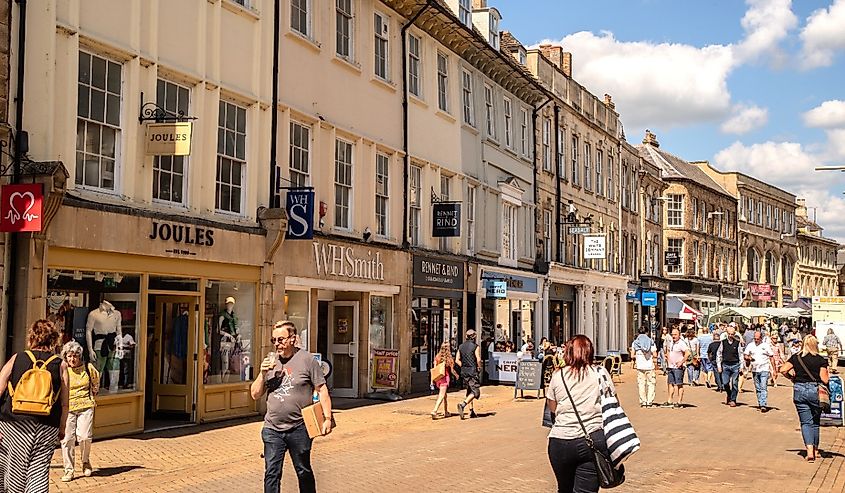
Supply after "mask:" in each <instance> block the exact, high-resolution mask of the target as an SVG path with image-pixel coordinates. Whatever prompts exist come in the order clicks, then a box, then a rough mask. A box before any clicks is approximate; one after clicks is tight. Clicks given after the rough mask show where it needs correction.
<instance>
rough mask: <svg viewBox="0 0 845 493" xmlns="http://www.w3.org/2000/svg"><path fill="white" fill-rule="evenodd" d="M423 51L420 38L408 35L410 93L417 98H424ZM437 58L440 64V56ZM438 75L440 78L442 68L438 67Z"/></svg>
mask: <svg viewBox="0 0 845 493" xmlns="http://www.w3.org/2000/svg"><path fill="white" fill-rule="evenodd" d="M421 51H422V50H421V40H420V38H418V37H417V36H414V35H413V34H411V33H408V92H410V93H411V94H413V95H414V96H417V97H422V77H421V74H420V70H421V68H422V58H421ZM437 58H438V62H439V61H440V55H439V54H438V56H437ZM437 73H438V77H439V74H440V67H438V70H437Z"/></svg>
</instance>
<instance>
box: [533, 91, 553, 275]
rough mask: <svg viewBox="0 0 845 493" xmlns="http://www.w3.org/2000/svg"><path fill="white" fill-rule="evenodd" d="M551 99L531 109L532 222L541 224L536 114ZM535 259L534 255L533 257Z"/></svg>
mask: <svg viewBox="0 0 845 493" xmlns="http://www.w3.org/2000/svg"><path fill="white" fill-rule="evenodd" d="M551 101H552V96H548V97H547V98H546V100H545V101H543V104H541V105H540V106H537V107H536V108H534V109H533V110H532V111H531V135H533V136H534V203H535V204H537V205H536V206H535V207H534V224H535V225H539V224H542V221H543V217H542V216H541V215H540V209H541V207H540V204H539V197H538V195H539V193H538V192H539V185H537V182H538V180H539V178H540V154H542V153H543V152H542V149H540V152H537V115H539V114H540V110H541V109H543V106H546V105H547V104H549V103H550V102H551ZM541 132H542V131H541ZM551 137H552V136H551V135H549V145H551V140H552V139H551ZM542 144H543V136H542V135H540V145H541V146H542ZM549 153H551V149H549ZM555 176H557V175H555ZM534 231H535V233H536V226H535V230H534ZM536 247H537V245H536V244H535V245H534V255H535V256H536V254H537V250H536ZM543 247H544V248H545V245H543ZM544 251H545V250H544ZM535 259H536V257H535Z"/></svg>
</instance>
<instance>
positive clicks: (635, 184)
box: [631, 167, 640, 212]
mask: <svg viewBox="0 0 845 493" xmlns="http://www.w3.org/2000/svg"><path fill="white" fill-rule="evenodd" d="M639 176H640V175H639V172H638V171H637V169H636V168H634V167H631V210H632V211H634V212H637V210H638V209H639V208H640V206H639V201H638V200H637V190H639V189H640V180H639V178H638V177H639Z"/></svg>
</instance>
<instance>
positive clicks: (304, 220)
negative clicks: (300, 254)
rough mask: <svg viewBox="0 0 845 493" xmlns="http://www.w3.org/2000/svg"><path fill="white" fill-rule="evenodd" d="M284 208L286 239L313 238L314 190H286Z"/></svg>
mask: <svg viewBox="0 0 845 493" xmlns="http://www.w3.org/2000/svg"><path fill="white" fill-rule="evenodd" d="M285 210H286V211H287V213H288V231H287V233H286V234H285V239H286V240H310V239H312V238H314V190H312V189H310V188H292V189H290V190H288V196H287V200H286V202H285Z"/></svg>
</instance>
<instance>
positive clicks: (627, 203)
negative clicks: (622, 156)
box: [622, 161, 631, 209]
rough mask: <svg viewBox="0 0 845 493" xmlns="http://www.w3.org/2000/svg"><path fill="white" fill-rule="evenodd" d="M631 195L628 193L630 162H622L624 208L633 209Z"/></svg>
mask: <svg viewBox="0 0 845 493" xmlns="http://www.w3.org/2000/svg"><path fill="white" fill-rule="evenodd" d="M630 201H631V194H629V193H628V161H622V207H624V208H625V209H629V208H630V207H631V204H630Z"/></svg>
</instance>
